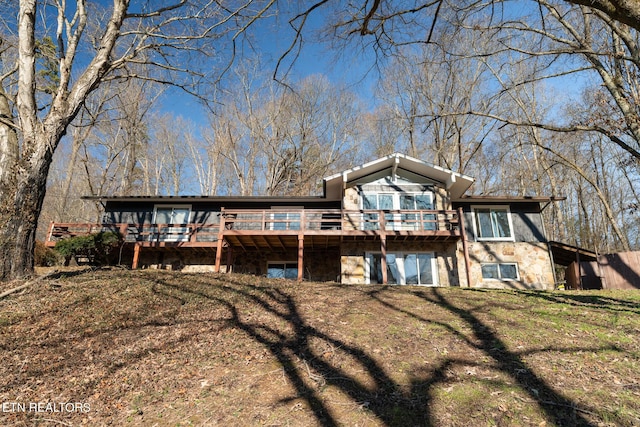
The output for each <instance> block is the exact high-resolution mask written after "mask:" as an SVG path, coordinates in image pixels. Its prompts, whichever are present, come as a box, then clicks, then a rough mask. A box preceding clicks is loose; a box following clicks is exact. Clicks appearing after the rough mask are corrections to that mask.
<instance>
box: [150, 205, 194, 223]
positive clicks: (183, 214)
mask: <svg viewBox="0 0 640 427" xmlns="http://www.w3.org/2000/svg"><path fill="white" fill-rule="evenodd" d="M190 213H191V206H156V208H155V214H154V220H153V222H154V224H187V223H189V214H190Z"/></svg>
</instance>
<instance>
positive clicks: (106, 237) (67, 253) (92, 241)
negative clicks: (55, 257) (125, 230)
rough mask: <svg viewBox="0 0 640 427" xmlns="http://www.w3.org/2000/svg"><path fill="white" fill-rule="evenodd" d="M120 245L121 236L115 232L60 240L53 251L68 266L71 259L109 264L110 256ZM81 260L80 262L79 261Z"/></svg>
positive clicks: (102, 232)
mask: <svg viewBox="0 0 640 427" xmlns="http://www.w3.org/2000/svg"><path fill="white" fill-rule="evenodd" d="M121 243H122V236H121V235H120V233H117V232H115V231H101V232H99V233H92V234H87V235H85V236H75V237H70V238H68V239H64V240H60V241H59V242H57V243H56V246H55V247H54V249H55V250H56V252H58V253H59V254H60V255H61V256H63V257H64V259H65V265H68V264H69V262H70V260H71V258H75V259H76V260H77V261H78V262H83V263H88V264H98V265H108V264H110V263H111V259H112V254H113V253H114V250H115V249H117V248H118V247H119V246H120V244H121ZM81 260H82V261H81Z"/></svg>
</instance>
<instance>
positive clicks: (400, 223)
mask: <svg viewBox="0 0 640 427" xmlns="http://www.w3.org/2000/svg"><path fill="white" fill-rule="evenodd" d="M362 209H365V210H389V211H391V210H410V211H413V210H431V209H433V194H432V193H431V192H424V193H407V192H396V193H365V194H363V196H362ZM379 220H380V218H378V215H377V214H373V213H370V214H366V216H365V225H364V228H365V229H366V230H371V229H377V228H378V222H379ZM384 220H385V223H386V224H387V229H391V230H419V229H420V228H421V227H420V222H421V221H422V223H423V226H424V228H425V229H426V230H435V229H436V224H435V215H433V214H423V218H418V216H417V215H416V214H414V213H406V214H400V215H398V214H393V213H387V214H385V216H384Z"/></svg>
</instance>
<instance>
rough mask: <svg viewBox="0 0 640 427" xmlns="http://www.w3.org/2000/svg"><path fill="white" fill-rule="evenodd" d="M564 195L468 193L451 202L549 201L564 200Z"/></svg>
mask: <svg viewBox="0 0 640 427" xmlns="http://www.w3.org/2000/svg"><path fill="white" fill-rule="evenodd" d="M566 199H567V198H566V197H558V196H485V195H479V196H474V195H468V196H463V197H460V198H457V199H453V200H452V202H458V203H527V202H534V203H549V202H559V201H562V200H566Z"/></svg>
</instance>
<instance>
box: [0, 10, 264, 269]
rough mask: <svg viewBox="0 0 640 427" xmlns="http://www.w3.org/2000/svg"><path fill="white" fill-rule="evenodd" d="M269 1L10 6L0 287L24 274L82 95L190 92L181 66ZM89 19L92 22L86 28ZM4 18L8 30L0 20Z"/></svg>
mask: <svg viewBox="0 0 640 427" xmlns="http://www.w3.org/2000/svg"><path fill="white" fill-rule="evenodd" d="M273 3H274V1H263V2H260V1H255V2H251V1H248V2H238V3H237V4H233V3H229V4H227V3H225V4H224V5H220V4H219V3H216V2H207V1H203V2H200V1H194V2H186V1H176V2H169V3H163V4H162V5H157V4H156V3H151V2H131V1H129V0H114V1H113V3H112V5H111V6H110V7H109V9H107V10H104V11H99V10H92V11H89V8H90V7H93V4H87V2H86V1H85V0H77V1H75V2H73V3H72V4H68V2H66V1H60V2H54V3H51V4H49V5H48V6H47V7H49V8H51V9H49V10H48V11H47V12H49V11H50V10H54V11H55V14H54V17H55V18H54V19H53V21H54V22H51V20H50V19H49V18H50V17H51V16H52V15H51V14H50V13H42V14H41V13H39V12H40V8H41V7H43V6H44V5H42V4H40V3H39V2H38V1H37V0H21V1H20V2H19V4H18V5H12V4H11V5H12V6H10V7H14V8H15V10H11V11H5V12H6V13H3V16H4V17H5V18H4V19H5V21H7V25H6V26H5V27H4V28H6V29H7V30H6V31H7V33H6V34H3V35H2V38H3V42H4V43H7V44H8V46H7V44H3V46H2V49H3V50H0V55H2V63H3V64H10V65H8V66H7V67H6V69H5V70H3V74H2V75H0V82H1V86H2V89H1V90H0V95H1V96H0V98H2V102H1V103H0V108H3V111H2V113H3V115H2V119H1V122H0V127H2V132H0V135H2V136H3V138H2V141H1V142H0V148H2V155H0V186H1V187H2V191H1V193H0V194H2V196H1V200H0V205H1V206H6V208H4V210H3V211H2V213H1V216H0V227H1V228H0V229H1V230H2V231H1V232H0V259H1V260H2V261H1V265H0V279H11V278H18V277H23V276H25V275H29V274H31V272H32V271H33V247H34V244H35V240H34V239H35V232H36V227H37V223H38V217H39V215H40V212H41V209H42V203H43V200H44V196H45V193H46V180H47V175H48V171H49V167H50V165H51V162H52V158H53V154H54V152H55V150H56V149H57V147H58V144H59V143H60V140H61V138H62V136H63V135H64V134H65V133H66V132H67V129H68V126H69V124H70V123H71V122H72V121H73V119H74V118H75V117H76V116H77V114H78V112H79V111H80V108H81V107H82V105H83V103H84V102H85V100H86V99H87V97H88V96H89V94H90V93H91V92H93V91H94V90H95V89H96V88H97V87H99V86H100V85H101V84H103V83H104V82H106V81H109V80H114V79H128V78H134V77H137V78H145V79H148V80H152V81H156V82H160V83H168V84H180V85H181V87H182V88H183V89H184V90H186V91H189V92H191V93H194V86H193V84H192V83H193V82H195V83H197V82H198V81H199V80H202V79H204V78H210V77H211V76H207V73H206V71H204V70H205V69H206V68H202V69H201V70H198V69H197V68H196V64H195V63H191V64H190V65H189V67H185V66H184V65H182V64H184V63H185V61H188V59H189V57H196V56H200V55H205V56H206V55H210V54H212V51H211V49H210V46H211V43H212V42H213V43H216V44H218V45H219V46H222V43H224V42H225V41H228V42H233V41H234V40H235V39H236V38H237V37H238V36H239V34H241V33H242V32H244V30H245V29H246V28H247V27H248V26H249V25H251V24H252V23H253V22H254V21H255V20H256V19H257V18H259V17H261V16H263V15H264V14H265V13H266V11H267V10H268V8H269V7H271V6H272V4H273ZM90 15H91V16H97V17H99V19H100V20H99V21H97V23H96V25H97V26H96V27H95V28H93V27H92V26H91V25H90V22H89V16H90ZM9 16H16V17H17V22H15V23H13V22H8V20H9V19H10V18H8V17H9ZM51 24H53V25H51ZM12 30H14V31H15V33H14V34H9V33H8V31H12ZM45 37H48V38H49V40H50V41H51V43H50V45H51V46H53V47H54V52H55V55H53V57H52V56H51V55H44V56H45V57H46V58H47V59H48V62H46V63H44V64H43V63H42V62H41V61H40V59H39V58H42V57H43V52H42V49H39V42H38V40H45ZM8 40H13V41H14V42H12V43H8V42H7V41H8ZM40 45H42V44H40ZM16 52H17V53H16ZM81 52H82V54H81ZM14 59H15V61H14ZM13 64H15V65H13ZM51 64H54V65H55V67H54V68H55V70H52V69H51V68H52V67H51ZM42 70H46V71H47V72H48V73H49V74H48V75H49V76H50V78H48V80H47V86H46V87H45V88H42V86H41V87H39V85H38V83H39V76H40V75H42V74H41V73H40V71H42ZM141 70H144V74H142V72H141ZM185 75H190V76H191V79H190V80H191V81H188V80H186V79H184V78H183V77H184V76H185Z"/></svg>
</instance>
